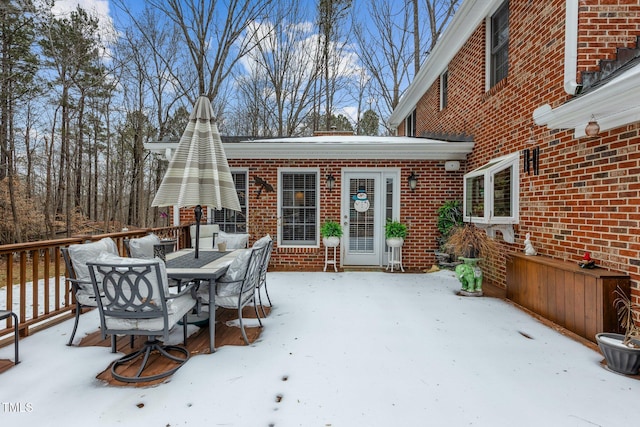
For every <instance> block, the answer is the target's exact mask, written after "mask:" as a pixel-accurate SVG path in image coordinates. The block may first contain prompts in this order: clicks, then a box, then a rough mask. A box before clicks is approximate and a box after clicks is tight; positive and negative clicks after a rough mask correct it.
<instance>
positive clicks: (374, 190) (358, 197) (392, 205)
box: [342, 170, 398, 266]
mask: <svg viewBox="0 0 640 427" xmlns="http://www.w3.org/2000/svg"><path fill="white" fill-rule="evenodd" d="M396 174H397V173H396V172H390V171H384V170H382V171H362V172H358V171H349V172H344V180H343V182H344V185H343V186H342V225H343V227H344V235H343V238H342V239H343V242H342V245H343V246H342V255H343V261H342V264H344V265H368V266H381V265H384V260H385V259H386V258H385V250H386V247H385V244H384V224H385V222H386V219H387V217H392V216H393V214H394V213H396V211H395V210H396V209H397V205H398V203H397V202H395V195H396V194H397V191H395V183H396V182H397V179H395V178H394V177H395V175H396Z"/></svg>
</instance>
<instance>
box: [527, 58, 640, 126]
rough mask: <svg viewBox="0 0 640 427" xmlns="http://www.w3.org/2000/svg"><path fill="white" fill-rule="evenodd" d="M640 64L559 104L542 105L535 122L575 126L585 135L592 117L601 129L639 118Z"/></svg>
mask: <svg viewBox="0 0 640 427" xmlns="http://www.w3.org/2000/svg"><path fill="white" fill-rule="evenodd" d="M638 99H640V64H639V65H636V66H635V67H633V68H631V69H630V70H628V71H626V72H625V73H624V74H622V75H620V76H619V77H617V78H616V79H614V80H612V81H611V82H609V83H607V84H605V85H603V86H602V87H600V88H598V89H596V90H594V91H593V92H589V93H587V94H584V95H582V96H579V97H577V98H574V99H571V100H570V101H569V102H566V103H564V104H562V105H560V106H558V107H556V108H552V107H551V106H550V105H549V104H545V105H542V106H540V107H538V108H536V109H535V111H534V112H533V120H534V122H535V123H536V124H537V125H539V126H541V125H546V126H547V128H549V129H573V131H574V137H575V138H580V137H583V136H585V128H586V126H587V124H588V123H589V121H591V120H592V119H593V118H595V120H596V121H597V122H598V125H599V126H600V132H604V131H607V130H610V129H615V128H618V127H621V126H624V125H627V124H630V123H634V122H638V121H640V104H638Z"/></svg>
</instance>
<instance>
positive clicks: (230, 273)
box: [220, 249, 252, 282]
mask: <svg viewBox="0 0 640 427" xmlns="http://www.w3.org/2000/svg"><path fill="white" fill-rule="evenodd" d="M239 252H240V253H238V255H236V257H235V258H234V259H233V261H231V264H229V268H227V271H226V273H224V275H223V276H222V277H221V278H220V280H221V281H225V282H233V281H237V280H242V279H243V278H244V275H245V272H246V271H247V268H248V267H249V260H250V259H251V252H252V250H251V249H245V250H241V251H239Z"/></svg>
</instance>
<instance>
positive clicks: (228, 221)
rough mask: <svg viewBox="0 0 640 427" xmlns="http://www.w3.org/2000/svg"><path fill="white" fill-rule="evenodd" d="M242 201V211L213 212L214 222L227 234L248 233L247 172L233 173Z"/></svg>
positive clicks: (239, 198) (222, 210)
mask: <svg viewBox="0 0 640 427" xmlns="http://www.w3.org/2000/svg"><path fill="white" fill-rule="evenodd" d="M231 176H232V177H233V182H234V183H235V186H236V192H237V193H238V200H239V201H240V211H234V210H231V209H221V210H214V211H213V222H214V223H216V224H218V226H219V227H220V230H222V231H225V232H227V233H246V232H247V172H231Z"/></svg>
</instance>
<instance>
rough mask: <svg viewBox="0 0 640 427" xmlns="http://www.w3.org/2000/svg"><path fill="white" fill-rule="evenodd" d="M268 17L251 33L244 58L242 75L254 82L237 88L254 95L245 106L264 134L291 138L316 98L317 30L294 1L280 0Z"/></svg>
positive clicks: (317, 67)
mask: <svg viewBox="0 0 640 427" xmlns="http://www.w3.org/2000/svg"><path fill="white" fill-rule="evenodd" d="M271 16H272V19H271V20H269V21H265V22H262V23H260V24H259V25H260V29H258V28H256V29H255V31H252V34H253V35H254V37H256V40H255V48H254V49H253V50H251V51H250V52H249V54H248V55H247V59H248V60H247V61H246V63H247V68H250V76H244V77H242V79H243V80H242V81H244V82H247V77H248V78H249V79H251V80H252V82H247V83H249V84H248V86H247V85H245V84H240V85H238V87H239V88H240V90H243V89H244V88H251V89H249V90H251V93H247V94H246V96H247V97H250V98H252V99H251V100H249V99H247V101H246V102H245V105H247V107H248V108H249V109H250V110H253V113H254V114H255V115H256V119H260V120H261V121H262V124H261V126H262V127H263V129H262V134H265V135H279V136H282V135H285V136H291V135H295V134H297V133H298V132H300V128H301V125H302V123H303V122H304V121H305V119H306V117H307V115H308V114H309V113H310V111H311V106H312V105H313V102H314V99H313V87H314V81H315V79H316V78H317V77H318V73H319V64H318V62H317V61H316V58H317V56H316V49H315V48H316V46H317V45H316V42H315V41H316V34H315V33H314V32H312V31H313V27H312V26H311V25H308V24H309V23H310V22H312V21H313V19H312V18H310V17H309V16H306V15H305V12H304V8H303V7H301V6H300V4H299V2H297V1H295V0H290V1H287V2H278V3H277V5H275V6H274V8H273V9H272V10H271ZM260 104H261V105H260ZM248 118H249V117H247V119H248Z"/></svg>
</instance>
